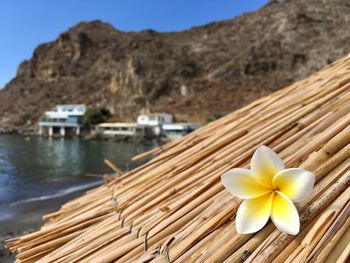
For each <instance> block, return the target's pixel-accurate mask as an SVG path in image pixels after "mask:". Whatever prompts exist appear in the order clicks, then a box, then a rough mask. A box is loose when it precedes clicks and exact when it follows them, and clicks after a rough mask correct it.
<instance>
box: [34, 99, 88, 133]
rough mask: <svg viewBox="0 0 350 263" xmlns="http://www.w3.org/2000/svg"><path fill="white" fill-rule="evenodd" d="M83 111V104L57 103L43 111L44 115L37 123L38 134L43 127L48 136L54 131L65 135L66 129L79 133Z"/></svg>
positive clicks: (84, 109)
mask: <svg viewBox="0 0 350 263" xmlns="http://www.w3.org/2000/svg"><path fill="white" fill-rule="evenodd" d="M85 111H86V106H85V105H57V106H56V107H55V108H54V109H53V110H51V111H47V112H45V117H44V118H43V119H42V120H41V121H40V122H39V123H38V126H39V134H40V135H42V134H43V132H44V128H47V129H48V135H49V136H52V135H53V134H55V133H59V134H60V135H61V136H65V134H66V131H73V132H74V133H75V134H76V135H79V134H80V130H81V127H82V119H83V116H84V114H85Z"/></svg>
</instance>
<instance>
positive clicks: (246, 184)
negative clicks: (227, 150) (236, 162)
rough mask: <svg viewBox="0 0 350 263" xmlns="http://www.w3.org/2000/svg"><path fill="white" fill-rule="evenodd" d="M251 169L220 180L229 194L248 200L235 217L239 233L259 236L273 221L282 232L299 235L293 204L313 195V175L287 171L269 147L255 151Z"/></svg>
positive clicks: (234, 171)
mask: <svg viewBox="0 0 350 263" xmlns="http://www.w3.org/2000/svg"><path fill="white" fill-rule="evenodd" d="M250 168H251V170H249V169H243V168H234V169H232V170H229V171H227V172H226V173H224V174H223V175H222V177H221V181H222V184H223V185H224V186H225V188H226V189H227V190H228V191H229V192H230V193H232V194H233V195H235V196H237V197H238V198H241V199H245V200H244V201H243V202H242V203H241V205H240V206H239V208H238V211H237V215H236V228H237V233H239V234H250V233H254V232H257V231H259V230H260V229H262V228H263V227H264V226H265V224H266V223H267V221H268V220H269V218H270V217H271V220H272V222H273V223H274V224H275V226H276V227H277V228H278V229H279V230H280V231H282V232H285V233H288V234H290V235H296V234H298V233H299V229H300V221H299V214H298V211H297V209H296V207H295V206H294V204H293V202H300V201H302V200H303V199H305V198H306V197H308V196H309V195H310V194H311V192H312V188H313V185H314V183H315V176H314V174H313V173H311V172H308V171H305V170H303V169H301V168H290V169H285V167H284V164H283V161H282V160H281V158H280V157H279V156H278V155H277V154H276V153H275V152H274V151H272V150H271V149H270V148H268V147H266V146H260V147H259V148H258V149H257V150H256V151H255V153H254V155H253V157H252V160H251V164H250Z"/></svg>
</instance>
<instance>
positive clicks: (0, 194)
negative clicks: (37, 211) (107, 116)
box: [0, 135, 154, 220]
mask: <svg viewBox="0 0 350 263" xmlns="http://www.w3.org/2000/svg"><path fill="white" fill-rule="evenodd" d="M152 147H154V146H152V145H142V144H136V143H126V142H106V141H81V140H74V139H47V138H40V137H28V138H26V137H22V136H13V135H1V136H0V210H1V209H5V208H7V209H8V208H9V207H14V206H17V205H23V204H25V203H28V205H29V204H30V203H31V202H38V201H44V200H47V199H53V198H58V197H61V196H64V195H67V194H70V193H72V192H75V191H81V190H85V189H88V188H91V187H93V186H95V185H97V184H100V183H101V181H100V180H99V179H96V178H91V177H87V176H85V174H86V173H99V174H101V173H111V172H112V171H111V170H110V169H109V168H108V167H106V166H105V165H104V163H103V160H104V159H109V160H111V161H112V162H114V163H115V164H116V165H117V166H118V167H119V168H121V169H122V170H126V169H131V168H132V167H135V166H136V165H138V164H139V163H131V161H130V160H131V157H132V156H134V155H136V154H138V153H141V152H143V151H145V150H148V149H150V148H152ZM4 211H5V210H4ZM0 220H1V215H0Z"/></svg>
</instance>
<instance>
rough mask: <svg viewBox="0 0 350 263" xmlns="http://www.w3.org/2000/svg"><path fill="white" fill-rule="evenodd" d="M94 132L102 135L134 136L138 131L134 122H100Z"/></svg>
mask: <svg viewBox="0 0 350 263" xmlns="http://www.w3.org/2000/svg"><path fill="white" fill-rule="evenodd" d="M96 132H97V133H99V134H102V135H104V136H107V137H108V136H118V135H119V136H135V135H137V134H138V132H140V128H139V127H138V126H137V124H136V123H125V122H115V123H101V124H98V125H96Z"/></svg>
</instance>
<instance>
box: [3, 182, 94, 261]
mask: <svg viewBox="0 0 350 263" xmlns="http://www.w3.org/2000/svg"><path fill="white" fill-rule="evenodd" d="M96 187H98V186H96ZM90 189H91V188H90ZM88 190H89V189H84V190H81V191H77V192H74V193H69V194H67V195H65V196H61V197H57V198H52V199H48V200H42V201H34V202H32V203H26V204H19V205H17V206H15V207H14V208H15V215H14V216H13V217H10V218H9V219H8V220H6V219H3V220H0V262H13V261H14V260H15V254H12V253H11V252H10V251H9V250H8V249H7V248H5V245H4V242H5V240H8V239H11V238H16V237H19V236H23V235H26V234H29V233H32V232H34V231H37V230H39V229H40V227H41V226H42V225H43V224H44V221H43V220H42V216H44V215H46V214H49V213H51V212H54V211H57V210H58V209H59V208H60V207H61V206H62V205H63V204H65V203H66V202H68V201H70V200H72V199H74V198H76V197H78V196H81V195H82V194H83V193H84V192H86V191H88ZM11 209H13V207H11ZM4 211H5V209H4Z"/></svg>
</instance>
